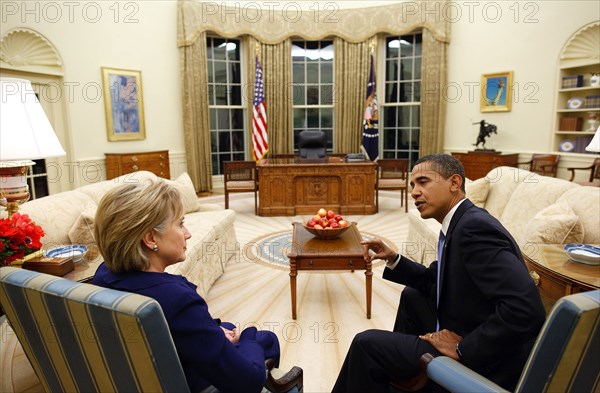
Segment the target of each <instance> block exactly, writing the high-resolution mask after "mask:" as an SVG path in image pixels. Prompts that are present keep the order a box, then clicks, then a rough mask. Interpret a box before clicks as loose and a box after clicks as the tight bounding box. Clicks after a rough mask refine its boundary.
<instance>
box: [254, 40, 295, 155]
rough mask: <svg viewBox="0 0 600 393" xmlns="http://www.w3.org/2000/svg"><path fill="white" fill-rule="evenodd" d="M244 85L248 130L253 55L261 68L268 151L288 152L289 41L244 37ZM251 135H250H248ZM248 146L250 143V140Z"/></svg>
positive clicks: (290, 130)
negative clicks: (245, 49) (245, 79)
mask: <svg viewBox="0 0 600 393" xmlns="http://www.w3.org/2000/svg"><path fill="white" fill-rule="evenodd" d="M245 41H246V42H247V46H246V47H247V48H249V49H250V50H248V51H246V54H247V59H246V64H247V75H248V76H249V78H248V81H249V86H248V89H247V90H248V92H249V97H248V117H249V127H248V129H249V130H250V133H252V106H253V94H254V81H255V79H256V67H255V64H256V61H255V56H256V54H257V53H258V59H259V61H260V65H261V67H262V70H263V83H264V92H265V104H266V107H267V135H268V138H269V155H272V154H289V153H292V138H293V131H292V130H293V126H292V104H293V102H292V100H293V93H294V92H293V89H292V42H291V40H290V39H286V40H284V41H283V42H280V43H278V44H273V45H271V44H265V43H261V42H259V41H257V40H255V39H254V38H253V37H251V36H247V37H246V38H245ZM250 138H252V135H250ZM250 148H252V143H251V142H250Z"/></svg>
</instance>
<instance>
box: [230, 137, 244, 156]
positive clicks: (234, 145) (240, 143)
mask: <svg viewBox="0 0 600 393" xmlns="http://www.w3.org/2000/svg"><path fill="white" fill-rule="evenodd" d="M231 150H232V151H238V152H242V153H243V152H244V131H233V132H232V133H231ZM242 160H243V154H242Z"/></svg>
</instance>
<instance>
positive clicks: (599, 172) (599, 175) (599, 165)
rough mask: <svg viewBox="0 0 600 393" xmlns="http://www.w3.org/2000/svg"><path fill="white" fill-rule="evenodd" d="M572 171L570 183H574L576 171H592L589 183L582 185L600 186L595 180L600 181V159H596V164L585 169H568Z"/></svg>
mask: <svg viewBox="0 0 600 393" xmlns="http://www.w3.org/2000/svg"><path fill="white" fill-rule="evenodd" d="M567 169H568V170H569V171H571V178H570V179H569V181H573V180H574V179H575V171H590V177H589V180H588V182H587V183H582V185H586V186H589V185H594V186H600V183H598V182H595V180H600V158H596V159H595V160H594V163H593V164H592V165H590V166H586V167H585V168H581V167H579V168H567Z"/></svg>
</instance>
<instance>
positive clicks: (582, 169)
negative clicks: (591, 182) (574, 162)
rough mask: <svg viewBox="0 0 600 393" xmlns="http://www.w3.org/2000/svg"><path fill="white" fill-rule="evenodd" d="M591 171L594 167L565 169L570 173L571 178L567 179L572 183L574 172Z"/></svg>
mask: <svg viewBox="0 0 600 393" xmlns="http://www.w3.org/2000/svg"><path fill="white" fill-rule="evenodd" d="M592 169H594V165H590V166H586V167H585V168H583V167H573V168H567V170H569V171H571V178H570V179H569V181H573V180H574V179H575V171H589V170H592Z"/></svg>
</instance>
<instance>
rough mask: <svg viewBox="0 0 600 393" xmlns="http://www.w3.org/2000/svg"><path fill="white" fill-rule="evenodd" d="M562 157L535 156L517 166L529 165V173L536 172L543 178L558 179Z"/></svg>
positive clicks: (552, 155) (549, 155)
mask: <svg viewBox="0 0 600 393" xmlns="http://www.w3.org/2000/svg"><path fill="white" fill-rule="evenodd" d="M559 160H560V156H559V155H556V154H534V155H532V156H531V160H529V161H527V162H519V163H518V164H517V165H528V168H527V169H528V170H529V172H535V173H538V174H540V175H542V176H551V177H556V171H557V170H558V161H559Z"/></svg>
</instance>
